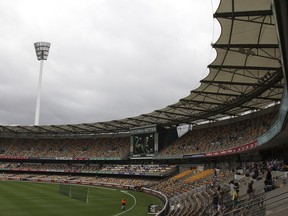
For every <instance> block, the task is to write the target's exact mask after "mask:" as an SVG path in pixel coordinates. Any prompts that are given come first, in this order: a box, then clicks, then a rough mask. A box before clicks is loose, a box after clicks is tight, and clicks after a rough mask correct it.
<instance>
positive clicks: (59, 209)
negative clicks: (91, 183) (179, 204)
mask: <svg viewBox="0 0 288 216" xmlns="http://www.w3.org/2000/svg"><path fill="white" fill-rule="evenodd" d="M58 190H59V185H58V184H43V183H31V182H6V181H1V182H0V216H14V215H15V216H19V215H21V216H26V215H27V216H33V215H35V216H40V215H41V216H45V215H47V216H53V215H61V216H64V215H65V216H66V215H67V216H76V215H77V216H80V215H81V216H86V215H87V216H88V215H97V216H109V215H111V216H113V215H114V216H115V215H123V216H135V215H137V216H141V215H147V213H148V205H149V204H157V205H163V203H162V202H161V200H159V199H158V198H156V197H153V196H151V195H148V194H145V193H142V192H134V191H128V192H129V194H126V193H123V192H121V190H119V189H117V190H111V189H106V188H99V187H90V188H89V203H88V204H87V203H85V202H82V201H79V200H75V199H72V198H70V197H67V196H64V195H62V194H60V193H58ZM122 197H124V198H125V199H126V200H127V205H126V209H125V211H126V212H122V211H121V199H122ZM135 200H136V202H135Z"/></svg>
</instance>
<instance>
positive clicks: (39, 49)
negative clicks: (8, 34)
mask: <svg viewBox="0 0 288 216" xmlns="http://www.w3.org/2000/svg"><path fill="white" fill-rule="evenodd" d="M50 46H51V43H49V42H44V41H40V42H36V43H34V47H35V52H36V56H37V59H38V60H39V61H40V72H39V81H38V91H37V101H36V111H35V123H34V125H38V124H39V116H40V100H41V83H42V73H43V60H47V58H48V54H49V49H50Z"/></svg>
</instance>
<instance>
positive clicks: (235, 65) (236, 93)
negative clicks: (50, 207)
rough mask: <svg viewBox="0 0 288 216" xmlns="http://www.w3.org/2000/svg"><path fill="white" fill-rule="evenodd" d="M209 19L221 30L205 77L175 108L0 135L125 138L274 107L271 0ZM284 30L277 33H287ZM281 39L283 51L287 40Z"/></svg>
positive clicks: (276, 78) (279, 86)
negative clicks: (133, 131) (137, 130)
mask: <svg viewBox="0 0 288 216" xmlns="http://www.w3.org/2000/svg"><path fill="white" fill-rule="evenodd" d="M275 1H281V0H275ZM286 5H287V4H286ZM285 16H286V17H285ZM285 16H284V17H282V18H279V17H278V23H279V19H280V21H281V19H284V20H285V19H286V21H287V12H286V14H285ZM214 18H216V19H217V20H218V21H219V23H220V25H221V30H222V31H221V35H220V37H219V39H218V40H217V42H216V43H215V44H213V45H212V46H213V48H215V50H216V52H217V57H216V59H215V60H214V61H213V62H212V63H211V64H210V65H209V66H208V68H209V71H210V72H209V74H208V75H207V77H205V78H204V79H203V80H201V81H200V82H201V85H200V86H199V87H198V88H197V89H194V90H192V91H191V92H190V95H188V96H187V97H185V98H182V99H180V100H179V101H178V102H177V103H175V104H172V105H169V106H167V107H166V108H163V109H159V110H155V111H153V112H151V113H147V114H142V115H139V116H136V117H131V118H125V119H120V120H112V121H108V122H97V123H82V124H75V125H43V126H0V134H1V135H2V136H3V135H5V134H7V135H11V134H13V135H15V136H17V135H19V136H21V135H27V136H33V135H34V136H49V135H54V136H61V135H65V136H67V135H99V134H106V135H107V134H115V133H127V132H128V131H129V130H130V128H133V127H141V126H147V125H151V124H157V125H161V126H164V127H174V126H177V125H181V124H199V123H201V122H205V121H210V122H211V121H217V120H219V119H222V118H227V117H236V116H240V115H242V114H243V113H245V112H249V111H258V110H262V109H265V108H266V107H267V106H271V105H273V104H278V103H280V101H281V97H282V93H283V88H284V86H285V84H284V79H283V71H282V64H281V58H282V56H281V53H280V49H279V42H278V35H277V34H278V33H277V28H276V24H275V22H276V19H275V17H274V14H273V10H272V4H271V1H270V0H221V2H220V5H219V7H218V9H217V11H216V12H215V14H214ZM286 24H287V22H286ZM286 24H285V25H286ZM285 25H283V26H282V30H283V29H284V31H286V32H287V27H286V28H285ZM285 40H286V46H287V38H286V39H285ZM286 52H287V47H286ZM286 59H287V58H286ZM286 68H287V65H286Z"/></svg>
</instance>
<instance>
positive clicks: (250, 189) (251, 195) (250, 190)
mask: <svg viewBox="0 0 288 216" xmlns="http://www.w3.org/2000/svg"><path fill="white" fill-rule="evenodd" d="M253 184H254V181H253V180H252V181H251V182H250V183H249V184H248V187H247V194H248V196H249V199H253V198H254V189H253Z"/></svg>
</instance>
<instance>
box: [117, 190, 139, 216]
mask: <svg viewBox="0 0 288 216" xmlns="http://www.w3.org/2000/svg"><path fill="white" fill-rule="evenodd" d="M120 192H122V193H125V194H127V195H129V196H131V197H133V199H134V205H133V206H132V207H131V208H129V209H127V210H126V211H123V212H120V213H118V214H116V215H114V216H119V215H122V214H124V213H126V212H128V211H130V210H132V209H133V208H134V207H135V206H136V204H137V200H136V198H135V196H133V195H132V194H130V193H128V192H127V191H123V190H120Z"/></svg>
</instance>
